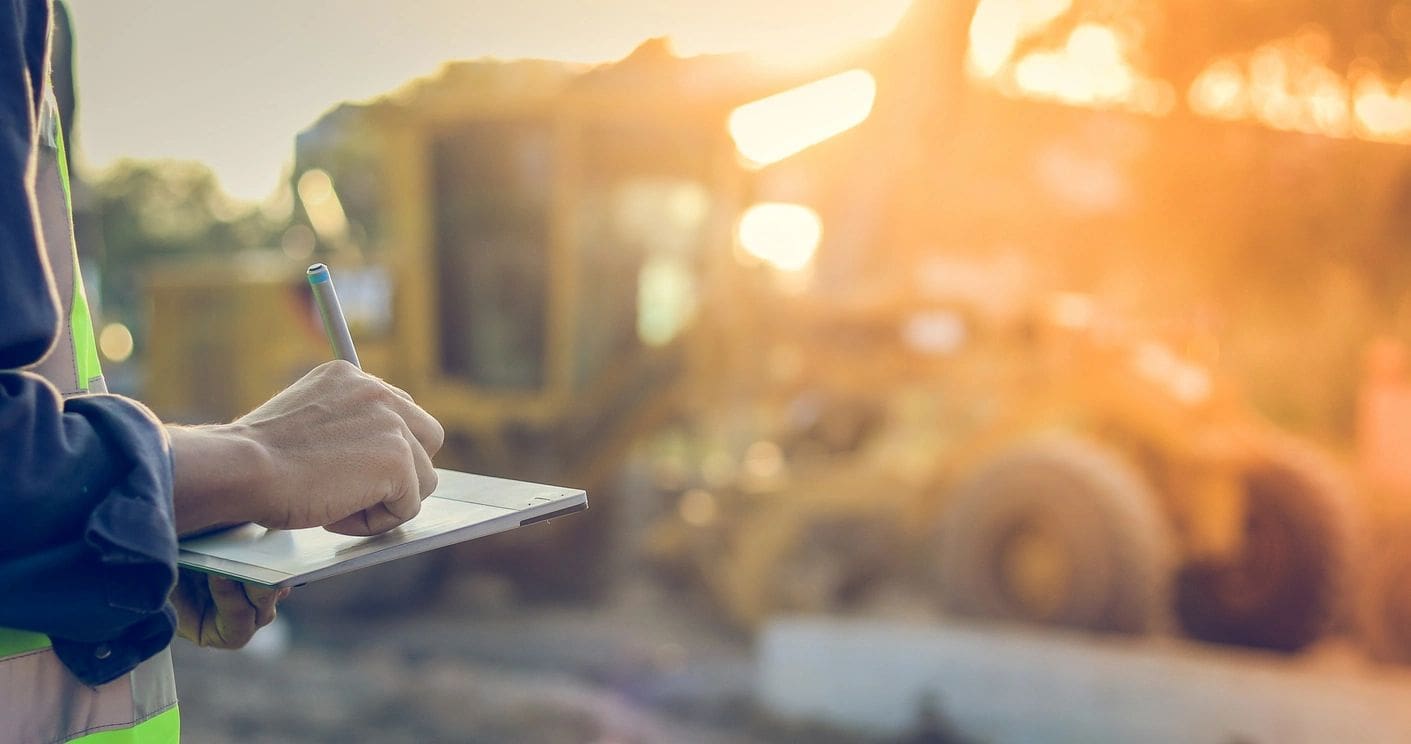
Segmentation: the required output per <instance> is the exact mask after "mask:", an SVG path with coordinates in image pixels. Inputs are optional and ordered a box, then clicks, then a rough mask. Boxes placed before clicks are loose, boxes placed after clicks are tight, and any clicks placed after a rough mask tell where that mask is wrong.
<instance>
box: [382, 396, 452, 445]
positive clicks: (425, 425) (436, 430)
mask: <svg viewBox="0 0 1411 744" xmlns="http://www.w3.org/2000/svg"><path fill="white" fill-rule="evenodd" d="M382 384H383V385H384V386H386V387H387V388H388V390H389V391H390V392H391V393H392V397H391V399H390V400H389V401H388V402H389V404H390V405H391V407H392V410H393V411H395V412H396V413H397V415H399V416H401V417H402V420H403V421H405V422H407V429H409V430H410V431H411V433H412V436H414V437H416V441H417V442H418V443H420V445H421V448H422V449H424V450H426V454H427V456H428V457H429V456H433V455H435V454H436V453H437V452H439V451H441V445H442V444H444V443H445V441H446V430H445V429H443V428H442V427H441V422H439V421H437V420H436V418H435V417H433V416H432V415H431V414H429V413H427V412H426V411H425V410H423V409H422V407H421V406H419V405H417V404H416V403H415V402H414V401H412V397H411V396H410V395H407V393H406V392H405V391H403V390H400V389H398V388H396V387H394V386H392V385H388V384H387V383H385V382H384V383H382Z"/></svg>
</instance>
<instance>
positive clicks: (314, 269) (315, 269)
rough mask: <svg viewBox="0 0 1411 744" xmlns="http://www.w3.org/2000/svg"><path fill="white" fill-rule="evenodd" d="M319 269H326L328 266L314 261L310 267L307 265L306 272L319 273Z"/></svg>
mask: <svg viewBox="0 0 1411 744" xmlns="http://www.w3.org/2000/svg"><path fill="white" fill-rule="evenodd" d="M320 271H328V267H327V266H324V265H323V264H321V263H316V264H314V265H313V266H310V267H309V272H308V273H310V274H317V273H319V272H320Z"/></svg>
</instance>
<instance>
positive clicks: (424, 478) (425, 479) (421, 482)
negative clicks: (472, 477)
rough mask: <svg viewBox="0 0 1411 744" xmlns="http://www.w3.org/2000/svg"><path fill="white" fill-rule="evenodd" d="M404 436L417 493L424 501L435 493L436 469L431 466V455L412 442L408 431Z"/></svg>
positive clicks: (437, 481) (438, 479) (437, 480)
mask: <svg viewBox="0 0 1411 744" xmlns="http://www.w3.org/2000/svg"><path fill="white" fill-rule="evenodd" d="M404 435H405V436H406V437H407V440H408V441H407V445H408V447H410V448H411V451H412V465H413V467H414V468H416V483H417V493H418V494H419V495H420V496H421V498H423V499H424V498H426V497H427V496H430V495H431V494H432V493H434V492H435V491H436V486H437V485H438V484H439V482H440V477H439V476H437V475H436V468H435V467H433V466H432V464H431V455H429V454H427V453H426V450H425V449H422V447H421V445H420V444H419V443H418V442H416V441H413V440H412V433H411V432H410V431H407V432H404ZM413 516H415V515H413Z"/></svg>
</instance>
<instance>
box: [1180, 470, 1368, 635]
mask: <svg viewBox="0 0 1411 744" xmlns="http://www.w3.org/2000/svg"><path fill="white" fill-rule="evenodd" d="M1244 492H1245V497H1246V500H1245V510H1244V511H1245V536H1244V540H1243V542H1244V546H1243V548H1242V550H1241V554H1240V555H1239V556H1238V557H1236V558H1235V559H1234V560H1233V561H1230V562H1225V563H1212V562H1202V563H1192V564H1190V565H1188V566H1186V567H1184V568H1183V569H1182V570H1181V572H1180V573H1179V575H1178V576H1177V580H1176V616H1177V618H1178V619H1179V621H1180V623H1181V626H1182V627H1183V628H1184V629H1185V630H1186V632H1187V633H1188V634H1190V635H1191V636H1192V637H1194V638H1197V639H1199V640H1203V641H1210V642H1213V643H1222V644H1232V645H1240V646H1251V647H1255V648H1265V649H1271V650H1275V651H1286V652H1292V651H1297V650H1299V649H1302V648H1304V647H1306V646H1308V645H1309V644H1311V643H1313V642H1314V641H1316V640H1318V638H1319V637H1321V636H1322V635H1323V634H1324V633H1325V632H1326V631H1328V630H1329V629H1330V628H1331V627H1332V626H1333V624H1334V623H1335V622H1338V621H1340V620H1343V619H1345V618H1346V614H1345V610H1346V609H1347V607H1348V604H1347V603H1348V600H1349V599H1350V596H1349V594H1350V592H1349V591H1348V587H1350V586H1351V584H1350V582H1349V579H1350V577H1351V572H1350V569H1351V563H1352V561H1351V558H1352V556H1351V551H1352V548H1353V546H1352V525H1351V518H1352V511H1351V506H1352V503H1351V499H1350V498H1349V496H1348V494H1347V492H1346V490H1345V488H1344V487H1343V486H1342V483H1341V479H1340V478H1339V476H1338V475H1337V471H1336V470H1335V469H1334V468H1333V467H1332V466H1331V465H1329V464H1327V463H1325V462H1323V461H1322V459H1321V458H1320V457H1319V456H1318V455H1317V454H1316V453H1314V452H1312V451H1309V450H1307V449H1305V448H1301V447H1298V446H1295V445H1290V444H1283V443H1270V444H1269V445H1266V446H1265V448H1264V452H1262V453H1261V454H1260V455H1259V456H1258V457H1257V458H1256V460H1255V463H1254V464H1253V465H1251V466H1249V467H1247V468H1246V470H1245V474H1244Z"/></svg>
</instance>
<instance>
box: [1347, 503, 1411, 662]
mask: <svg viewBox="0 0 1411 744" xmlns="http://www.w3.org/2000/svg"><path fill="white" fill-rule="evenodd" d="M1378 548H1379V550H1378V551H1377V552H1376V554H1375V555H1373V556H1371V560H1369V561H1368V562H1367V565H1368V569H1369V570H1368V575H1367V581H1366V585H1365V586H1364V587H1363V591H1362V596H1361V598H1360V599H1361V602H1360V608H1359V609H1360V610H1361V613H1362V616H1361V618H1360V620H1361V624H1362V631H1363V634H1364V636H1365V637H1366V640H1367V646H1368V650H1369V651H1370V652H1371V654H1372V656H1373V658H1375V659H1377V660H1379V661H1386V662H1391V663H1396V664H1411V524H1401V525H1398V528H1397V529H1395V530H1393V531H1392V533H1391V534H1390V535H1388V536H1386V537H1384V538H1383V539H1381V540H1379V541H1378Z"/></svg>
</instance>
